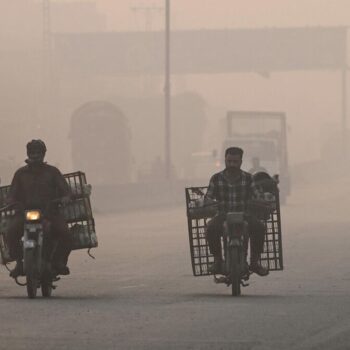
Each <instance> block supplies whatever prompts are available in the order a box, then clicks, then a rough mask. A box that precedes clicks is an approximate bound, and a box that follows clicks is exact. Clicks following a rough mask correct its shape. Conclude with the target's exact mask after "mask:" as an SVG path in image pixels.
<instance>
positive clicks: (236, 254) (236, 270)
mask: <svg viewBox="0 0 350 350" xmlns="http://www.w3.org/2000/svg"><path fill="white" fill-rule="evenodd" d="M230 255H231V256H230V263H231V289H232V296H239V295H241V271H240V248H239V247H235V246H234V247H231V249H230Z"/></svg>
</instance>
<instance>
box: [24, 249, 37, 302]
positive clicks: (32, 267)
mask: <svg viewBox="0 0 350 350" xmlns="http://www.w3.org/2000/svg"><path fill="white" fill-rule="evenodd" d="M36 264H37V259H36V258H35V251H34V250H33V249H30V250H27V251H26V252H25V257H24V266H25V270H26V271H25V273H26V280H27V294H28V297H29V298H31V299H33V298H36V294H37V290H38V283H39V280H38V273H37V271H38V269H37V266H36Z"/></svg>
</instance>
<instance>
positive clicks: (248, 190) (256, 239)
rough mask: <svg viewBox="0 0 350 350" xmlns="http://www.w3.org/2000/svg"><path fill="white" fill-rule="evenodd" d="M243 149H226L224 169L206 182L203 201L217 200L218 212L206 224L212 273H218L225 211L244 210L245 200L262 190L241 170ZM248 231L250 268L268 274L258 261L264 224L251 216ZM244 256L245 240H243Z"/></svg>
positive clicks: (256, 196)
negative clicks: (212, 256) (207, 184)
mask: <svg viewBox="0 0 350 350" xmlns="http://www.w3.org/2000/svg"><path fill="white" fill-rule="evenodd" d="M242 158H243V150H242V149H241V148H239V147H230V148H228V149H226V151H225V169H224V170H223V171H221V172H219V173H216V174H214V175H213V176H212V177H211V179H210V182H209V187H208V191H207V193H206V195H205V198H204V201H205V202H207V203H209V202H212V201H217V202H218V204H219V214H218V215H216V216H215V217H213V219H212V220H211V221H210V222H209V223H208V226H207V236H206V237H207V242H208V245H209V249H210V252H211V253H212V254H213V255H214V264H213V265H212V266H211V267H210V270H211V272H212V273H220V269H221V265H222V253H221V244H220V237H221V235H222V232H223V225H224V222H225V220H226V214H227V213H228V212H230V211H239V212H244V211H246V210H247V205H248V201H249V200H250V199H254V198H261V197H262V196H263V193H262V192H261V191H260V189H259V187H257V186H256V184H255V183H254V180H253V178H252V175H251V174H250V173H247V172H245V171H243V170H241V165H242ZM248 231H249V237H250V241H251V242H250V244H251V252H250V253H251V254H250V267H249V269H250V270H251V271H252V272H255V273H256V274H258V275H259V276H266V275H268V273H269V271H268V269H266V268H265V267H263V266H261V264H260V263H259V258H260V254H261V253H262V251H263V247H264V234H265V227H264V225H263V224H262V222H261V221H259V220H258V219H257V218H255V217H254V216H250V217H249V219H248ZM245 249H246V255H247V251H248V242H246V247H245Z"/></svg>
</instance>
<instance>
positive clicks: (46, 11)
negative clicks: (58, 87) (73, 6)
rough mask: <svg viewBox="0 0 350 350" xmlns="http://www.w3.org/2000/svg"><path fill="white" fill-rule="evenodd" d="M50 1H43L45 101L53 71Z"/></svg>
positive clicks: (50, 85)
mask: <svg viewBox="0 0 350 350" xmlns="http://www.w3.org/2000/svg"><path fill="white" fill-rule="evenodd" d="M50 1H51V0H43V2H42V10H43V48H42V50H43V56H42V60H43V72H42V74H43V92H44V94H45V95H46V96H45V97H46V99H48V98H50V97H51V93H52V83H53V71H52V31H51V2H50Z"/></svg>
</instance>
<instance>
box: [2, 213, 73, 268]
mask: <svg viewBox="0 0 350 350" xmlns="http://www.w3.org/2000/svg"><path fill="white" fill-rule="evenodd" d="M23 227H24V218H23V215H16V216H15V217H14V218H13V219H12V220H11V223H10V225H9V228H8V231H7V244H8V246H9V250H10V256H11V258H12V259H15V260H21V259H23V249H22V246H21V243H20V240H21V238H22V236H23ZM43 227H44V231H46V232H47V231H50V234H51V235H52V237H53V238H54V239H57V240H58V246H57V249H56V252H55V256H54V261H60V262H62V263H64V264H67V262H68V256H69V254H70V252H71V239H70V234H69V230H68V225H67V223H66V220H65V218H64V217H63V216H62V215H60V214H58V215H55V216H51V217H50V218H49V219H44V221H43Z"/></svg>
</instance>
